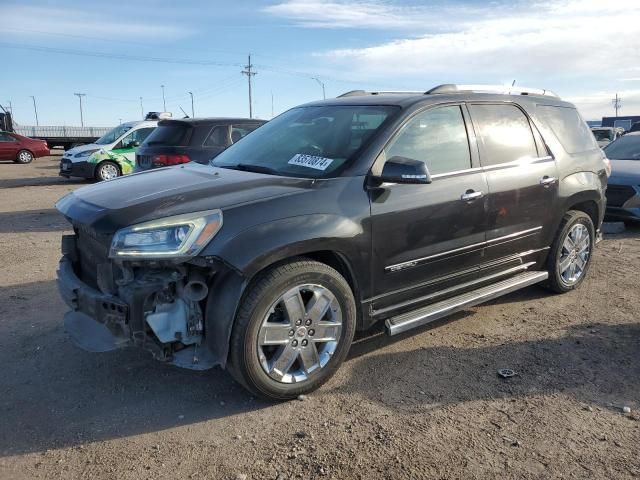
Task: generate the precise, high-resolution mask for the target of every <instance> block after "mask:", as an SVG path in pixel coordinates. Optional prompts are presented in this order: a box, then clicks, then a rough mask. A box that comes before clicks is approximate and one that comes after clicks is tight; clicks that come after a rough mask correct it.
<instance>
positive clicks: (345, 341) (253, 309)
mask: <svg viewBox="0 0 640 480" xmlns="http://www.w3.org/2000/svg"><path fill="white" fill-rule="evenodd" d="M305 284H314V285H319V286H321V287H322V288H325V289H327V290H329V291H330V292H331V293H332V294H333V296H334V298H335V300H336V301H337V302H338V305H339V307H340V311H341V316H342V331H341V334H340V336H339V338H338V340H337V345H336V346H335V350H334V352H333V354H332V355H331V357H330V359H329V360H328V361H327V363H326V364H325V365H324V366H322V367H321V368H320V369H319V370H318V371H317V372H315V373H313V374H310V375H309V378H306V379H304V380H303V381H298V382H294V383H283V382H281V381H278V380H276V379H274V378H272V377H271V376H269V374H268V373H267V371H266V370H265V369H264V368H263V366H262V364H261V361H260V359H259V357H258V352H259V347H258V333H259V331H260V328H261V327H262V325H263V320H264V319H265V317H266V316H267V314H268V312H269V309H270V308H271V307H272V306H273V305H274V302H276V301H277V300H278V299H279V298H281V296H282V295H284V293H285V292H287V291H290V290H291V289H293V288H295V287H297V286H300V285H305ZM355 327H356V306H355V300H354V297H353V292H352V291H351V288H350V287H349V284H348V283H347V281H346V280H345V279H344V277H342V276H341V275H340V274H339V273H338V272H337V271H336V270H334V269H333V268H331V267H329V266H328V265H325V264H323V263H320V262H316V261H311V260H306V259H304V258H297V259H293V260H292V261H290V262H288V263H284V264H280V265H276V266H274V267H271V268H269V269H268V270H266V271H265V272H263V273H261V274H259V276H258V277H257V278H256V279H255V280H254V281H253V282H252V283H251V284H250V285H249V287H248V288H247V292H246V293H245V295H244V297H243V300H242V304H241V307H240V310H239V311H238V314H237V316H236V320H235V324H234V327H233V331H232V333H231V342H230V351H229V362H228V364H227V366H228V369H229V372H230V373H231V375H232V376H233V377H234V379H235V380H237V381H238V383H240V384H241V385H243V386H244V387H245V388H247V389H248V390H249V391H251V392H252V393H253V394H255V395H257V396H260V397H263V398H267V399H270V400H290V399H293V398H296V397H298V396H299V395H301V394H307V393H309V392H312V391H314V390H316V389H317V388H319V387H320V386H321V385H322V384H324V383H325V382H326V381H327V380H329V378H331V376H332V375H333V374H334V373H335V371H336V370H337V369H338V367H339V366H340V365H341V364H342V362H343V361H344V359H345V358H346V356H347V353H348V352H349V348H350V346H351V342H352V340H353V335H354V333H355ZM285 328H289V327H285ZM294 328H296V327H294ZM298 328H299V327H298ZM311 328H312V326H311V327H309V332H312V330H311ZM296 334H297V333H296ZM292 338H293V337H292ZM278 348H280V347H278ZM281 348H287V347H281ZM314 349H315V346H314ZM300 358H301V357H300ZM294 365H295V363H294Z"/></svg>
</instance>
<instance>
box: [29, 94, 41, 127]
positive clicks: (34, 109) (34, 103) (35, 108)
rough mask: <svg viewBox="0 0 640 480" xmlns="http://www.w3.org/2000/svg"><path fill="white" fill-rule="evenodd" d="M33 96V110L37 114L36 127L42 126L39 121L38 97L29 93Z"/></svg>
mask: <svg viewBox="0 0 640 480" xmlns="http://www.w3.org/2000/svg"><path fill="white" fill-rule="evenodd" d="M29 96H30V97H31V100H33V111H34V113H35V114H36V127H37V126H40V123H38V108H37V107H36V97H34V96H33V95H29Z"/></svg>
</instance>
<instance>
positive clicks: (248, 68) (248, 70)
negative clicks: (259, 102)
mask: <svg viewBox="0 0 640 480" xmlns="http://www.w3.org/2000/svg"><path fill="white" fill-rule="evenodd" d="M252 68H253V65H252V64H251V54H249V63H248V64H247V65H245V66H244V70H243V71H241V72H240V73H241V74H243V75H246V76H247V80H249V118H253V102H252V99H251V77H254V76H256V75H257V74H258V72H254V71H252V70H251V69H252Z"/></svg>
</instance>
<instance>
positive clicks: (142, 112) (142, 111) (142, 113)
mask: <svg viewBox="0 0 640 480" xmlns="http://www.w3.org/2000/svg"><path fill="white" fill-rule="evenodd" d="M140 116H141V118H142V119H143V120H144V107H143V106H142V97H140Z"/></svg>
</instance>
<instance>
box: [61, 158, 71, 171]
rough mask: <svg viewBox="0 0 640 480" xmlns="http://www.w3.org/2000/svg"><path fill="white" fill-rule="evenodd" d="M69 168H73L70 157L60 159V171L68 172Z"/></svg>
mask: <svg viewBox="0 0 640 480" xmlns="http://www.w3.org/2000/svg"><path fill="white" fill-rule="evenodd" d="M68 170H71V160H69V159H68V158H63V159H62V160H60V171H62V172H66V171H68Z"/></svg>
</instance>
